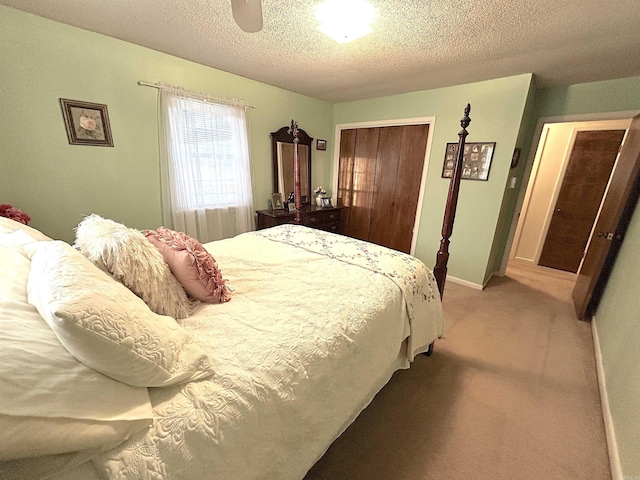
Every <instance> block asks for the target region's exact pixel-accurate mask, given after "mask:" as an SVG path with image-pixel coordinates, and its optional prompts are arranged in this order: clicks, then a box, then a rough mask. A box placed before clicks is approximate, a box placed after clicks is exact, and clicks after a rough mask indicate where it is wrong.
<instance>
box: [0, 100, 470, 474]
mask: <svg viewBox="0 0 640 480" xmlns="http://www.w3.org/2000/svg"><path fill="white" fill-rule="evenodd" d="M468 113H469V107H467V110H465V116H464V118H463V121H462V125H463V130H462V132H460V134H459V136H460V142H459V147H461V148H459V152H462V151H463V148H462V147H463V146H464V139H465V137H466V126H467V125H468ZM465 122H466V124H465ZM461 162H462V154H461V153H460V154H459V156H458V162H457V166H460V165H461ZM457 170H459V171H457ZM461 170H462V169H461V168H457V167H456V171H457V173H455V172H454V175H453V179H452V181H451V187H450V192H449V197H448V201H447V208H446V213H445V221H444V223H443V240H442V242H441V246H440V251H439V252H438V254H437V265H436V268H435V269H434V272H435V273H436V274H437V276H438V278H434V275H433V274H432V273H431V272H430V271H429V270H428V269H427V268H426V267H425V266H424V264H423V263H422V262H420V261H419V260H417V259H416V258H414V257H411V256H409V255H406V254H404V253H400V252H396V251H393V250H389V249H386V248H384V247H380V246H377V245H373V244H370V243H367V242H362V241H359V240H355V239H351V238H347V237H342V236H340V235H336V234H332V233H329V232H323V231H320V230H315V229H311V228H307V227H304V226H302V225H295V224H294V225H281V226H278V227H273V228H270V229H266V230H261V231H258V232H250V233H246V234H242V235H239V236H237V237H235V238H233V239H228V240H221V241H216V242H211V243H208V244H206V245H204V246H200V247H202V248H203V251H202V252H200V253H201V254H202V255H201V256H202V258H204V255H205V253H206V254H207V255H208V256H207V258H215V262H216V264H215V265H214V267H215V268H213V267H212V268H213V270H211V268H210V269H209V270H208V272H209V273H210V274H211V277H210V278H213V279H214V280H216V281H217V285H218V287H220V286H221V285H222V286H223V287H224V288H222V287H220V289H219V290H217V291H216V292H215V293H216V297H215V298H216V302H215V303H207V302H201V301H193V300H189V302H190V303H189V309H188V314H184V312H181V311H179V310H175V311H172V310H170V309H172V308H175V305H176V304H179V303H180V302H181V301H182V300H179V299H178V300H175V301H172V302H171V303H170V306H169V307H167V306H166V305H165V306H163V305H156V304H154V303H153V301H152V299H153V297H154V295H155V296H156V297H157V296H158V295H160V296H161V297H162V298H166V297H167V296H168V295H169V294H166V293H164V291H163V290H162V289H166V288H169V287H168V285H173V283H171V282H174V280H175V279H176V278H180V277H179V275H178V273H176V271H175V270H174V269H173V264H171V261H170V260H169V259H168V257H166V256H165V257H164V260H165V261H166V262H167V263H169V264H171V265H172V268H171V272H172V276H171V281H168V280H166V281H165V280H163V278H164V277H162V275H163V273H159V271H156V270H144V271H143V270H141V269H145V268H147V267H148V265H152V264H153V262H154V261H155V260H149V259H148V258H146V257H145V255H146V254H147V253H145V252H147V250H146V249H147V247H148V245H146V244H151V243H152V242H146V243H145V242H143V241H141V243H140V245H142V243H145V245H144V246H143V248H144V249H145V250H144V252H142V251H136V253H135V255H131V254H130V252H127V253H126V255H125V254H124V253H123V252H121V251H119V250H118V252H117V253H118V255H119V256H120V257H122V258H126V262H125V263H122V262H123V260H122V259H121V258H116V259H114V258H113V257H114V256H115V255H113V254H112V253H113V252H112V251H110V252H111V254H110V255H111V256H105V255H104V254H102V256H99V258H97V257H96V256H95V255H93V256H92V254H93V253H95V252H94V251H92V250H91V248H94V244H95V243H100V242H99V241H96V240H95V239H96V238H98V237H100V235H99V234H97V233H96V231H97V230H96V226H98V227H99V228H103V229H106V230H104V231H102V236H104V237H105V238H114V236H117V235H120V233H123V232H124V233H123V235H125V236H126V235H132V237H130V238H133V237H135V238H136V239H138V237H139V236H140V235H142V234H141V233H140V232H133V233H131V232H130V230H131V229H128V230H127V229H126V227H125V226H122V225H119V224H117V225H115V224H112V223H114V222H112V223H109V222H110V221H108V220H105V219H101V218H99V217H98V218H97V219H96V218H92V219H87V220H86V221H87V222H88V223H86V224H84V226H83V224H82V223H81V225H79V228H78V237H77V240H76V245H75V247H76V248H72V247H71V246H70V245H68V244H65V243H64V242H61V241H56V240H52V239H50V238H48V237H46V236H45V235H44V234H42V233H41V232H39V231H37V230H35V229H33V228H31V227H28V226H25V225H21V224H19V223H17V222H13V221H11V220H7V219H2V218H0V260H1V261H0V274H1V275H0V278H1V279H2V280H1V281H0V342H1V343H0V365H4V367H3V368H2V372H1V373H0V432H2V433H0V473H1V474H0V477H2V478H3V479H4V478H7V479H9V478H16V479H18V478H29V479H36V478H42V479H45V478H54V479H58V480H59V479H84V480H90V479H97V478H109V479H123V480H125V479H126V480H133V479H149V480H151V479H153V480H156V479H230V478H233V479H238V480H242V479H247V480H249V479H271V478H273V479H282V480H286V479H291V480H296V479H297V480H300V479H302V478H303V477H304V476H305V474H306V473H307V471H308V470H309V469H310V468H311V467H312V466H313V465H314V463H315V462H316V461H317V460H318V459H319V458H320V457H321V456H322V455H323V454H324V452H325V451H326V449H327V448H328V447H329V446H330V445H331V443H332V442H333V441H334V440H335V439H336V438H337V437H338V436H339V435H340V434H341V433H342V432H343V431H344V430H345V429H346V428H347V427H348V426H349V425H350V424H351V423H352V422H353V420H354V419H355V418H356V417H357V415H358V414H359V413H360V412H361V411H362V410H363V409H364V408H365V407H366V406H367V405H368V404H369V403H370V402H371V400H372V399H373V398H374V396H375V395H376V393H377V392H378V391H380V389H381V388H382V387H383V386H384V385H385V384H386V383H387V382H388V381H389V379H390V378H391V376H392V374H393V373H394V372H395V371H396V370H398V369H403V368H409V366H410V364H411V362H412V361H413V359H414V358H415V356H416V355H419V354H422V353H428V352H429V351H430V348H431V347H432V345H433V342H434V341H435V340H436V339H437V338H438V337H441V336H442V335H443V332H444V319H443V315H442V309H441V303H440V299H441V294H442V292H443V289H444V279H445V278H446V260H447V258H448V243H449V236H450V235H451V230H452V227H453V218H454V215H455V203H456V200H457V192H458V188H459V182H460V174H461ZM297 190H298V192H297V195H298V196H299V189H297ZM297 201H299V200H297ZM92 222H93V223H92ZM89 226H91V227H92V229H91V230H89V229H88V228H89ZM83 228H84V230H86V231H85V233H87V235H85V236H84V237H83V236H82V234H81V230H82V229H83ZM110 229H111V230H110ZM113 229H116V230H117V232H118V233H117V234H114V233H113V232H114V231H116V230H113ZM88 233H90V235H88ZM161 233H162V231H161V230H160V229H158V231H155V232H147V237H146V238H147V239H149V240H151V239H152V237H153V239H154V240H157V238H156V237H158V236H161V235H160V234H161ZM136 235H137V236H136ZM154 235H155V236H154ZM168 235H169V234H168ZM176 235H177V234H175V232H174V235H173V236H170V241H171V242H174V243H175V242H176V241H178V240H180V238H182V237H178V240H176V238H177V237H176ZM128 238H129V237H128ZM130 238H129V240H128V241H131V240H130ZM83 239H84V240H83ZM87 239H88V240H87ZM85 240H86V241H85ZM165 240H166V239H165ZM135 241H138V240H135ZM135 241H134V243H135ZM83 242H84V243H83ZM196 243H197V242H196ZM170 244H171V243H170V242H169V243H167V242H165V245H170ZM127 245H129V243H127ZM174 246H175V245H174ZM100 248H104V245H100ZM154 248H155V247H154ZM154 248H151V249H150V251H153V255H156V253H157V252H156V251H155V250H154ZM194 248H195V247H194ZM158 251H160V252H162V249H161V248H160V247H158ZM175 251H176V249H175V248H174V250H173V251H171V252H172V253H173V254H175ZM204 251H206V252H204ZM101 252H102V253H104V249H103V250H101ZM171 252H170V253H171ZM200 253H198V255H200ZM149 254H151V253H149ZM132 258H133V260H132ZM154 258H155V257H154ZM160 258H161V259H162V258H163V257H160ZM181 258H182V257H181ZM176 261H179V259H178V260H176ZM118 262H120V263H118ZM127 262H128V263H127ZM114 263H115V264H117V265H119V267H122V268H120V270H118V268H117V267H114V266H113V264H114ZM209 266H211V265H209ZM218 267H219V269H218ZM149 268H150V267H149ZM105 272H108V273H109V274H107V273H105ZM118 272H119V273H118ZM200 273H202V272H200ZM118 275H120V276H118ZM222 276H224V278H222ZM174 277H175V278H174ZM140 278H145V282H144V283H143V284H142V285H141V284H140V283H141V282H140ZM131 279H133V280H132V281H133V282H134V283H135V282H137V284H135V285H130V284H128V283H127V282H128V281H129V280H131ZM192 280H193V279H192ZM195 280H198V279H197V278H196V279H195ZM154 282H155V283H154ZM180 282H182V279H181V280H180ZM196 283H197V282H196ZM182 285H183V286H184V288H185V289H187V287H186V286H185V284H184V283H182ZM137 289H138V290H137ZM134 292H135V293H134ZM194 295H195V294H194ZM192 297H193V295H192ZM143 299H144V300H145V301H143ZM147 300H149V301H147ZM227 300H230V301H227ZM163 308H164V310H163ZM105 312H106V313H105ZM170 313H172V314H174V315H171V316H169V314H170ZM176 319H177V320H176ZM43 320H44V321H43ZM25 344H28V345H29V346H28V348H25Z"/></svg>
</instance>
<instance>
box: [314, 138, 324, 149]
mask: <svg viewBox="0 0 640 480" xmlns="http://www.w3.org/2000/svg"><path fill="white" fill-rule="evenodd" d="M316 149H317V150H326V149H327V141H326V140H320V139H318V140H316Z"/></svg>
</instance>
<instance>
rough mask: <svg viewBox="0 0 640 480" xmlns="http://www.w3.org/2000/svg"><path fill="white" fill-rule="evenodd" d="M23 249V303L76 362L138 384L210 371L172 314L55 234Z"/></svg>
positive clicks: (156, 383)
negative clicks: (27, 265)
mask: <svg viewBox="0 0 640 480" xmlns="http://www.w3.org/2000/svg"><path fill="white" fill-rule="evenodd" d="M152 247H153V246H152ZM25 248H26V249H27V252H29V253H30V254H31V255H32V259H31V273H30V274H29V283H28V292H29V303H31V304H33V305H35V307H36V308H37V309H38V311H39V312H40V314H41V315H42V317H43V318H44V319H45V321H46V322H47V323H48V324H49V326H50V327H51V328H52V330H53V331H54V332H55V334H56V335H57V336H58V339H59V340H60V342H61V343H62V344H63V345H64V346H65V347H66V349H67V350H68V351H69V352H70V353H71V354H72V355H73V356H74V357H76V358H77V359H78V360H80V361H81V362H82V363H84V364H85V365H88V366H90V367H91V368H94V369H96V370H97V371H99V372H102V373H104V374H105V375H108V376H110V377H112V378H114V379H116V380H119V381H121V382H124V383H127V384H129V385H134V386H144V387H162V386H167V385H174V384H178V383H183V382H187V381H189V380H195V379H199V378H204V377H208V376H210V375H212V374H213V367H212V365H211V363H210V361H209V357H207V355H206V354H205V352H204V350H202V348H201V347H200V344H199V343H198V342H197V341H196V340H195V338H194V337H193V336H192V335H191V334H190V333H189V332H187V331H186V330H185V329H184V328H182V327H181V326H180V325H178V324H177V323H176V322H175V320H174V319H173V318H171V317H167V316H161V315H156V314H155V313H153V312H152V311H151V310H149V307H147V305H145V304H144V302H143V301H142V300H141V299H140V298H138V297H136V296H135V295H133V294H132V293H131V292H130V291H129V290H128V289H127V288H126V287H124V286H123V285H122V284H121V283H118V282H117V281H115V280H114V279H112V278H111V277H109V275H107V274H105V273H104V272H102V271H101V270H100V269H98V268H97V267H96V266H95V265H93V264H92V263H91V262H89V261H88V260H87V259H86V258H84V257H83V256H82V255H81V254H80V253H78V252H77V251H75V250H74V249H73V248H72V247H71V246H69V245H68V244H66V243H64V242H61V241H54V242H39V243H34V244H31V245H27V246H26V247H25Z"/></svg>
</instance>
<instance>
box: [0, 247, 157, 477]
mask: <svg viewBox="0 0 640 480" xmlns="http://www.w3.org/2000/svg"><path fill="white" fill-rule="evenodd" d="M41 243H47V242H41ZM29 270H30V262H29V259H28V258H26V257H25V256H24V255H22V254H21V253H20V252H19V251H16V250H14V249H12V248H8V247H5V246H0V460H3V461H5V460H11V459H17V458H24V457H35V456H41V455H56V454H60V453H65V452H75V451H79V450H87V449H94V448H108V447H109V446H112V445H113V444H114V443H119V442H122V441H124V440H126V439H127V438H129V436H130V435H131V434H132V433H134V432H137V431H139V430H141V429H144V428H147V427H148V426H149V425H150V424H151V421H152V412H151V404H150V402H149V394H148V392H147V390H146V389H145V388H137V387H131V386H129V385H125V384H123V383H120V382H116V381H115V380H113V379H111V378H109V377H106V376H104V375H102V374H101V373H98V372H96V371H95V370H93V369H91V368H89V367H87V366H86V365H83V364H82V363H80V362H78V360H76V359H75V358H74V357H73V356H72V355H71V354H70V353H69V352H67V350H66V349H65V348H64V347H63V346H62V345H61V344H60V341H59V340H58V338H57V337H56V335H55V334H54V333H53V331H52V330H51V328H49V326H48V325H47V324H46V323H45V321H44V320H43V319H42V317H41V316H40V314H39V313H38V311H37V310H36V309H35V307H33V306H32V305H29V303H28V302H27V280H28V277H29ZM3 469H4V467H3V466H0V470H3Z"/></svg>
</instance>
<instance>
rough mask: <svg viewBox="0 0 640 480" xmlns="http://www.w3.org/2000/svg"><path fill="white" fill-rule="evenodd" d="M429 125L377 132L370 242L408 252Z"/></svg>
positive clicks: (386, 128) (387, 128)
mask: <svg viewBox="0 0 640 480" xmlns="http://www.w3.org/2000/svg"><path fill="white" fill-rule="evenodd" d="M428 132H429V126H428V125H406V126H400V127H385V128H382V129H380V136H379V140H378V157H377V162H376V175H375V185H374V189H373V191H374V195H373V210H372V216H371V227H370V232H369V241H371V242H373V243H377V244H378V245H384V246H385V247H389V248H393V249H395V250H400V251H401V252H405V253H409V252H410V250H411V241H412V239H413V227H414V224H415V218H416V211H417V209H418V197H419V195H420V182H421V181H422V168H423V165H424V157H425V151H426V147H427V134H428Z"/></svg>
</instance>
